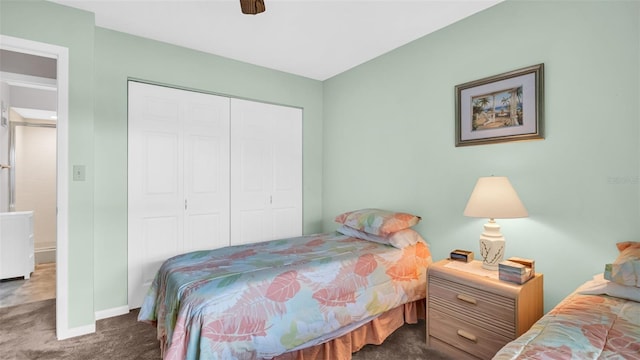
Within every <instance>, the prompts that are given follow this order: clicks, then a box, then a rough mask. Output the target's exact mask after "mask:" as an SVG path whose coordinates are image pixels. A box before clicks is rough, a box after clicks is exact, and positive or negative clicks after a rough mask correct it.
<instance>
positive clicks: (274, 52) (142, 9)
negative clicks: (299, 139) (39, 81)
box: [52, 0, 502, 80]
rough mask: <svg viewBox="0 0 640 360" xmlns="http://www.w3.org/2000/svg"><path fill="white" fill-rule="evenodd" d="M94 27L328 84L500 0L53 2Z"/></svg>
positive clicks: (56, 0) (155, 0) (68, 0)
mask: <svg viewBox="0 0 640 360" xmlns="http://www.w3.org/2000/svg"><path fill="white" fill-rule="evenodd" d="M52 1H53V2H56V3H59V4H63V5H67V6H72V7H75V8H79V9H83V10H87V11H90V12H93V13H95V21H96V25H97V26H99V27H103V28H107V29H112V30H117V31H121V32H125V33H129V34H134V35H138V36H142V37H145V38H150V39H154V40H159V41H163V42H167V43H170V44H175V45H180V46H184V47H187V48H191V49H196V50H200V51H203V52H207V53H211V54H216V55H220V56H224V57H227V58H231V59H235V60H240V61H244V62H247V63H251V64H255V65H260V66H264V67H267V68H271V69H275V70H281V71H284V72H288V73H292V74H296V75H301V76H305V77H309V78H312V79H316V80H326V79H328V78H330V77H332V76H334V75H337V74H339V73H341V72H343V71H346V70H348V69H350V68H352V67H354V66H357V65H359V64H362V63H364V62H366V61H368V60H371V59H373V58H375V57H377V56H379V55H382V54H384V53H386V52H389V51H391V50H393V49H395V48H397V47H399V46H402V45H404V44H407V43H409V42H411V41H413V40H415V39H418V38H420V37H422V36H424V35H426V34H429V33H431V32H433V31H436V30H438V29H441V28H443V27H445V26H447V25H449V24H451V23H454V22H456V21H458V20H460V19H463V18H465V17H467V16H469V15H472V14H474V13H476V12H479V11H482V10H484V9H486V8H488V7H490V6H493V5H495V4H497V3H499V2H501V1H502V0H441V1H435V0H409V1H393V0H386V1H385V0H378V1H366V0H351V1H347V0H325V1H318V0H264V1H265V5H266V8H267V10H266V11H265V12H264V13H261V14H258V15H244V14H242V13H241V11H240V1H239V0H135V1H134V0H128V1H125V0H52Z"/></svg>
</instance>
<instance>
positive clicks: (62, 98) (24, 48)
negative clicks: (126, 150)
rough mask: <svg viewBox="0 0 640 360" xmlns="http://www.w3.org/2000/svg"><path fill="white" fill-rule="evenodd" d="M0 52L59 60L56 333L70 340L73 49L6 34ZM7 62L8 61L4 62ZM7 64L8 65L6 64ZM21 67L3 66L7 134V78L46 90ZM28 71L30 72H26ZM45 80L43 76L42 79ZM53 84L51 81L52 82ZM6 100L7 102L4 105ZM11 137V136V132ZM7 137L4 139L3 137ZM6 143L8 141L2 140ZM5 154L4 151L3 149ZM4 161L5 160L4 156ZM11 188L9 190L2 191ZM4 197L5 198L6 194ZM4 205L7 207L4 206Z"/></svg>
mask: <svg viewBox="0 0 640 360" xmlns="http://www.w3.org/2000/svg"><path fill="white" fill-rule="evenodd" d="M0 51H10V52H12V53H16V54H18V55H20V54H22V55H23V56H27V55H28V56H32V57H33V58H32V57H27V58H28V59H32V60H37V59H36V58H44V59H49V60H50V59H54V60H55V72H56V79H55V82H54V86H55V88H56V90H57V93H56V100H55V103H56V106H55V110H56V113H57V120H56V145H55V147H56V176H55V183H56V185H55V191H56V195H55V207H56V220H55V240H54V241H55V247H56V252H55V259H56V262H55V263H56V265H55V267H56V271H55V272H56V275H55V279H56V280H55V282H56V336H57V338H58V339H60V340H61V339H66V338H69V337H71V336H74V335H73V333H72V331H71V330H70V329H69V325H68V318H69V308H68V301H67V299H68V285H69V284H68V265H69V264H68V232H69V230H68V198H69V196H68V193H69V192H68V181H69V176H68V169H69V165H68V162H69V160H68V134H67V131H68V116H69V106H68V104H69V50H68V49H67V48H65V47H61V46H57V45H51V44H46V43H40V42H35V41H31V40H26V39H20V38H15V37H11V36H6V35H0ZM3 64H4V62H3ZM3 66H4V65H3ZM15 66H16V67H17V68H15V69H8V70H11V71H8V70H6V71H5V69H1V70H2V73H1V74H0V78H2V80H3V81H2V82H0V83H2V84H3V87H2V91H1V92H0V94H1V95H2V96H1V97H2V102H3V104H2V117H3V118H2V123H1V125H0V135H2V136H4V133H3V132H2V131H3V129H5V127H4V126H5V124H6V125H7V127H8V125H9V124H8V122H9V121H8V115H9V114H8V112H9V102H11V98H10V97H8V96H9V95H7V92H8V89H7V87H5V86H4V82H5V80H7V81H9V83H11V82H13V83H15V84H20V85H22V86H21V87H23V88H24V87H26V88H29V89H32V90H33V89H40V90H42V85H43V84H42V81H36V80H38V79H37V78H42V76H38V75H37V74H36V75H35V76H34V75H29V72H28V70H26V69H25V68H22V69H21V67H23V66H28V64H27V63H22V64H20V63H19V62H18V63H17V64H16V65H15ZM20 73H22V75H23V76H18V77H17V78H12V75H10V74H20ZM25 73H26V75H25ZM40 80H41V79H40ZM45 85H47V84H46V82H45ZM49 85H51V84H49ZM5 102H6V105H5V104H4V103H5ZM5 108H6V123H5ZM7 138H8V135H7ZM3 139H4V138H3ZM2 143H3V144H6V143H7V142H5V141H2ZM0 153H1V151H0ZM0 160H1V159H0ZM7 160H8V159H7ZM0 185H2V189H7V188H6V187H8V186H9V185H8V180H5V179H4V176H3V181H2V184H0ZM1 191H8V190H1ZM2 197H3V198H5V196H4V193H3V196H2ZM0 206H4V205H1V204H0ZM9 210H10V209H8V206H6V207H4V208H1V207H0V211H9Z"/></svg>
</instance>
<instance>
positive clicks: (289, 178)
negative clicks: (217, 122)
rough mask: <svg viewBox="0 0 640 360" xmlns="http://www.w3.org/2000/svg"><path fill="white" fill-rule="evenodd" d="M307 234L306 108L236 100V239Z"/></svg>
mask: <svg viewBox="0 0 640 360" xmlns="http://www.w3.org/2000/svg"><path fill="white" fill-rule="evenodd" d="M301 234H302V110H300V109H296V108H290V107H285V106H278V105H271V104H264V103H258V102H253V101H247V100H239V99H232V100H231V244H246V243H253V242H259V241H265V240H270V239H277V238H284V237H291V236H299V235H301Z"/></svg>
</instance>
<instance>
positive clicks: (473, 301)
mask: <svg viewBox="0 0 640 360" xmlns="http://www.w3.org/2000/svg"><path fill="white" fill-rule="evenodd" d="M456 297H457V298H458V300H460V301H464V302H466V303H469V304H473V305H476V304H477V303H478V302H477V301H476V298H474V297H473V296H469V295H464V294H458V296H456Z"/></svg>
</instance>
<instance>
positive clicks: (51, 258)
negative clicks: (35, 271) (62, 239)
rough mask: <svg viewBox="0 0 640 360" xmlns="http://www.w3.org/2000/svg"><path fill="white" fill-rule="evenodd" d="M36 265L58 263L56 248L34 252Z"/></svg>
mask: <svg viewBox="0 0 640 360" xmlns="http://www.w3.org/2000/svg"><path fill="white" fill-rule="evenodd" d="M34 256H35V261H36V264H45V263H52V262H56V248H55V247H53V248H43V249H36V250H35V252H34Z"/></svg>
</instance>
